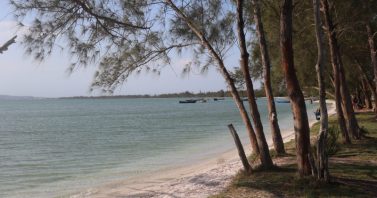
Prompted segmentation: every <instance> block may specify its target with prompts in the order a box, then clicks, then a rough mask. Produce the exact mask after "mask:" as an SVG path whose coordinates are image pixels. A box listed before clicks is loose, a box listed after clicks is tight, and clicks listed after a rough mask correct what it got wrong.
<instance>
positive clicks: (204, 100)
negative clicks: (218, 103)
mask: <svg viewBox="0 0 377 198" xmlns="http://www.w3.org/2000/svg"><path fill="white" fill-rule="evenodd" d="M197 101H198V102H201V103H206V102H207V100H206V99H204V98H202V99H199V100H197Z"/></svg>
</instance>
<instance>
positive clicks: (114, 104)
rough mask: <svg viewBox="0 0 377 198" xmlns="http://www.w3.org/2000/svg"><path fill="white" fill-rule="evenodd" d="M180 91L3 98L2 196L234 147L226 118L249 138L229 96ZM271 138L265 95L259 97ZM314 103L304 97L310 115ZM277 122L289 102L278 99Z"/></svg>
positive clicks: (140, 170) (63, 189)
mask: <svg viewBox="0 0 377 198" xmlns="http://www.w3.org/2000/svg"><path fill="white" fill-rule="evenodd" d="M178 100H180V99H40V100H15V101H10V100H4V101H0V197H57V196H59V197H60V196H67V195H69V194H70V193H74V192H77V191H80V190H83V189H85V188H88V187H91V186H96V185H100V184H104V183H106V182H109V181H112V180H115V179H127V178H129V177H131V176H137V175H139V174H145V173H148V172H149V171H156V170H159V169H162V168H166V167H168V166H172V165H180V164H185V163H188V162H192V161H195V160H200V159H203V158H208V157H210V156H214V155H216V154H218V153H222V152H225V151H227V150H229V149H232V148H234V146H233V140H232V138H231V136H230V134H229V132H228V129H227V124H229V123H233V124H234V125H235V127H236V129H237V130H238V132H239V134H240V135H241V138H242V139H243V142H244V143H247V141H248V138H247V136H246V133H245V129H244V127H243V125H242V123H241V119H240V116H239V113H238V111H237V109H236V106H235V104H234V102H233V101H232V100H231V99H230V98H227V99H226V100H224V101H218V102H214V101H213V100H210V101H209V102H207V103H196V104H179V103H178ZM257 102H258V105H259V110H260V113H261V117H262V119H263V123H264V126H265V133H266V137H267V138H268V139H270V135H269V126H268V123H267V106H266V100H265V99H263V98H259V99H258V100H257ZM316 107H317V104H308V103H307V108H308V114H309V117H310V118H311V119H313V113H312V112H313V111H314V109H315V108H316ZM277 109H278V118H279V123H280V126H281V128H282V130H287V129H291V128H292V114H291V111H290V104H286V103H277Z"/></svg>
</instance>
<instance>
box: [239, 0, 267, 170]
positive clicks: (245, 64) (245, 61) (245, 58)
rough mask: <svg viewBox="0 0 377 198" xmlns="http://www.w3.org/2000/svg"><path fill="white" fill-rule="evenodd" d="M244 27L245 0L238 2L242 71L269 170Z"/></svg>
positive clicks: (259, 140)
mask: <svg viewBox="0 0 377 198" xmlns="http://www.w3.org/2000/svg"><path fill="white" fill-rule="evenodd" d="M244 25H245V22H244V19H243V0H237V33H238V41H239V44H240V52H241V61H240V62H241V69H242V72H243V76H244V79H245V84H246V93H247V98H248V101H249V107H250V112H251V115H252V118H253V122H254V126H255V133H256V136H257V140H258V145H259V153H260V155H261V156H260V158H261V164H262V166H263V167H265V168H269V167H272V166H273V163H272V159H271V156H270V152H269V149H268V144H267V141H266V137H265V136H264V132H263V125H262V121H261V119H260V114H259V111H258V106H257V103H256V101H255V93H254V87H253V82H252V81H251V78H250V71H249V53H248V52H247V47H246V40H245V32H244Z"/></svg>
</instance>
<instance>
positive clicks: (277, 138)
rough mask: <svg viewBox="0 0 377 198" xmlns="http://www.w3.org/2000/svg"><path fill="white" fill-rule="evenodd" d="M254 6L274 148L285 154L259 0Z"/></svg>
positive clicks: (254, 2)
mask: <svg viewBox="0 0 377 198" xmlns="http://www.w3.org/2000/svg"><path fill="white" fill-rule="evenodd" d="M251 2H252V4H253V7H254V21H255V26H256V30H257V35H258V37H259V49H260V53H261V59H262V65H263V77H264V90H265V93H266V97H267V106H268V112H269V121H270V127H271V135H272V141H273V143H274V149H275V151H276V153H278V154H284V153H285V149H284V142H283V138H282V136H281V132H280V127H279V123H278V118H277V112H276V107H275V101H274V96H273V93H272V87H271V75H270V73H271V71H270V70H271V69H270V68H271V62H270V56H269V53H268V48H267V41H266V38H265V34H264V29H263V23H262V17H261V13H260V7H259V0H252V1H251Z"/></svg>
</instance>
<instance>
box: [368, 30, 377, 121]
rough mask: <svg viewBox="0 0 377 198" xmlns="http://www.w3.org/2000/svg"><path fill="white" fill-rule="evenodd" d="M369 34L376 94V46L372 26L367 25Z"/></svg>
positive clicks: (376, 105)
mask: <svg viewBox="0 0 377 198" xmlns="http://www.w3.org/2000/svg"><path fill="white" fill-rule="evenodd" d="M366 28H367V33H368V44H369V50H370V58H371V60H372V66H373V70H374V83H375V84H374V92H375V93H377V57H376V53H377V50H376V46H375V44H374V39H373V31H372V27H371V25H370V24H369V23H368V24H367V25H366ZM374 112H375V113H376V114H377V98H376V94H375V95H374Z"/></svg>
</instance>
